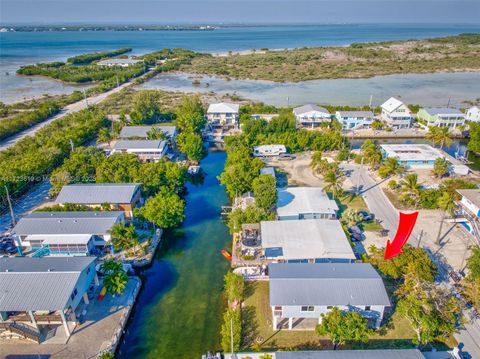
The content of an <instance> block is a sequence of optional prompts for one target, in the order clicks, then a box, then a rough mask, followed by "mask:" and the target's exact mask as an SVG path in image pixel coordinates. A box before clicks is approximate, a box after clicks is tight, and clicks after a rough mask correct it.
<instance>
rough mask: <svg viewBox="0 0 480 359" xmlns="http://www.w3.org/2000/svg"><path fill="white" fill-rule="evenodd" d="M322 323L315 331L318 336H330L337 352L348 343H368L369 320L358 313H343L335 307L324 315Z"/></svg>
mask: <svg viewBox="0 0 480 359" xmlns="http://www.w3.org/2000/svg"><path fill="white" fill-rule="evenodd" d="M321 316H322V322H321V323H320V324H319V325H317V327H316V329H315V331H316V332H317V334H318V335H328V337H329V338H330V340H331V341H332V344H333V349H334V350H336V349H337V348H338V346H339V345H342V344H345V343H346V342H347V341H357V342H358V341H359V342H367V341H368V336H369V334H370V332H371V331H370V330H369V329H368V328H367V324H368V322H367V319H365V318H363V317H362V316H361V315H360V314H359V313H357V312H342V311H341V310H340V309H338V308H337V307H334V308H333V309H332V310H331V311H330V312H328V313H327V314H322V315H321Z"/></svg>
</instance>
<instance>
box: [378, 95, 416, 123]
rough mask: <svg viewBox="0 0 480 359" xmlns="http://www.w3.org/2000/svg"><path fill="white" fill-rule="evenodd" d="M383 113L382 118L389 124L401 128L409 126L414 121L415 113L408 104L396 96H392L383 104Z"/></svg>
mask: <svg viewBox="0 0 480 359" xmlns="http://www.w3.org/2000/svg"><path fill="white" fill-rule="evenodd" d="M381 107H382V113H381V115H380V118H381V119H382V120H383V121H385V122H386V123H387V125H389V126H391V127H393V128H395V129H399V128H409V127H410V126H411V124H412V121H413V118H414V117H413V114H412V113H411V111H410V109H409V108H408V106H407V105H405V104H404V103H403V102H402V101H400V100H398V99H396V98H395V97H390V98H389V99H388V100H387V101H385V102H384V103H383V104H382V106H381Z"/></svg>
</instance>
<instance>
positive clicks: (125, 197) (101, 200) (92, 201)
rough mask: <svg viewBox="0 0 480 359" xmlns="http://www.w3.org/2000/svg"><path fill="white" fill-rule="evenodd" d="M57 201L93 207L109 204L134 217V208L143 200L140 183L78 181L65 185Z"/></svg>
mask: <svg viewBox="0 0 480 359" xmlns="http://www.w3.org/2000/svg"><path fill="white" fill-rule="evenodd" d="M55 202H56V203H58V204H61V205H64V204H67V203H70V204H78V205H83V206H89V207H92V208H98V207H101V206H102V205H104V204H109V205H111V206H112V207H113V208H112V209H113V210H115V211H117V210H120V211H123V212H124V213H125V216H126V217H127V218H131V217H133V209H134V208H135V207H137V206H138V205H139V204H141V202H142V198H141V184H140V183H77V184H70V185H66V186H63V187H62V189H61V190H60V193H59V194H58V196H57V198H56V199H55Z"/></svg>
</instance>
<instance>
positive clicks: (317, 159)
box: [310, 151, 324, 172]
mask: <svg viewBox="0 0 480 359" xmlns="http://www.w3.org/2000/svg"><path fill="white" fill-rule="evenodd" d="M323 161H324V159H323V158H322V152H320V151H315V152H314V153H313V155H312V158H311V160H310V168H311V169H312V170H313V171H314V172H318V169H319V167H321V166H322V164H323Z"/></svg>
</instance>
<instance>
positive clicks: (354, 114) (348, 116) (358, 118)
mask: <svg viewBox="0 0 480 359" xmlns="http://www.w3.org/2000/svg"><path fill="white" fill-rule="evenodd" d="M374 116H375V115H374V114H373V112H372V111H337V112H336V113H335V117H336V119H337V120H338V122H340V124H341V125H342V128H343V129H344V130H356V129H359V128H368V127H370V126H371V125H372V122H373V118H374Z"/></svg>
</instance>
